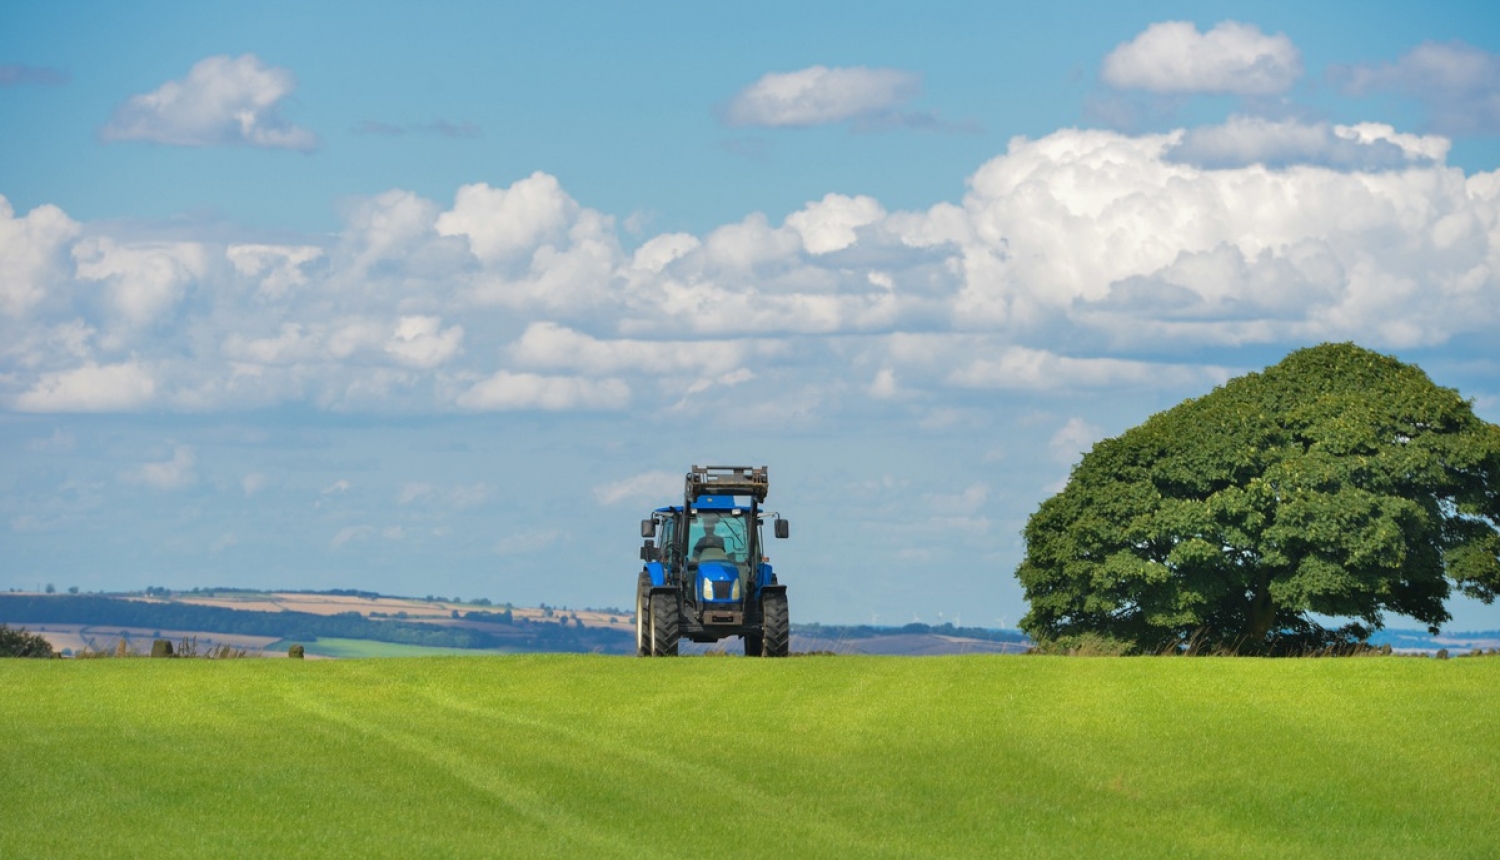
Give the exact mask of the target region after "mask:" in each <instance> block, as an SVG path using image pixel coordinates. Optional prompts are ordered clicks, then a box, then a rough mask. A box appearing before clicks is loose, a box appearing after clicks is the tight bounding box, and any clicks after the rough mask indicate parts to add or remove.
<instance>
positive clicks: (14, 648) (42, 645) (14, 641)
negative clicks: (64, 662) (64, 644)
mask: <svg viewBox="0 0 1500 860" xmlns="http://www.w3.org/2000/svg"><path fill="white" fill-rule="evenodd" d="M54 656H56V655H55V654H54V653H53V652H52V643H51V642H48V641H47V640H46V639H44V638H43V637H41V636H38V635H36V634H35V633H28V632H26V630H25V629H24V628H22V629H20V630H13V629H11V628H10V627H8V626H6V625H4V624H0V657H54Z"/></svg>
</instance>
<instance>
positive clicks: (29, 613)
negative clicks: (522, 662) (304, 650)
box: [0, 594, 635, 653]
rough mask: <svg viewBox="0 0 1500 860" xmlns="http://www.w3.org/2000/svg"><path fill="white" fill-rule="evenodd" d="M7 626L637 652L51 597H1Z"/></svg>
mask: <svg viewBox="0 0 1500 860" xmlns="http://www.w3.org/2000/svg"><path fill="white" fill-rule="evenodd" d="M469 614H470V615H478V616H494V617H493V618H480V619H474V620H484V621H490V622H492V623H493V622H495V621H500V617H501V616H502V615H506V616H508V615H509V613H486V612H480V613H469ZM0 621H3V622H12V623H24V624H85V625H90V626H101V625H109V626H118V627H138V628H143V629H148V630H194V631H203V632H207V633H232V634H239V635H242V636H275V637H278V638H281V639H296V640H301V641H304V642H311V641H314V640H316V639H319V638H335V639H368V640H373V641H376V642H395V643H399V644H402V645H427V646H432V647H441V648H507V649H512V650H531V651H563V652H589V651H602V652H606V653H627V652H629V651H633V649H634V646H635V642H634V640H633V638H632V636H631V635H630V634H629V633H626V632H624V631H619V630H611V629H608V628H603V627H579V626H576V625H569V626H563V625H560V624H542V623H536V624H525V625H518V626H517V630H518V633H506V634H503V635H502V634H497V633H492V632H490V631H487V630H480V629H476V628H472V627H457V626H443V625H437V624H424V623H420V622H416V621H375V620H372V619H369V618H366V617H364V616H362V615H360V614H359V613H357V612H344V613H340V614H338V615H314V614H312V613H308V612H260V611H250V610H241V609H229V608H226V607H221V606H198V605H195V604H190V603H145V602H142V601H136V600H121V599H117V598H110V597H95V596H92V595H85V596H68V597H64V596H55V597H43V596H37V595H19V594H0ZM501 623H504V622H503V621H501ZM520 631H524V632H520Z"/></svg>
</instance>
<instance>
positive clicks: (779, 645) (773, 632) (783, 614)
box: [746, 592, 792, 657]
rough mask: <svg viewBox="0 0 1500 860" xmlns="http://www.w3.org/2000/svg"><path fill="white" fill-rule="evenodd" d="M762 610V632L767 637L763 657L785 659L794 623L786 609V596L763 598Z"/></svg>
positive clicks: (770, 595)
mask: <svg viewBox="0 0 1500 860" xmlns="http://www.w3.org/2000/svg"><path fill="white" fill-rule="evenodd" d="M760 608H761V619H762V621H761V631H762V635H763V636H764V637H765V640H764V642H763V650H762V651H761V656H764V657H785V656H786V655H787V654H788V653H789V652H790V651H791V644H792V622H791V616H790V615H789V614H788V612H787V608H786V595H785V594H783V593H779V592H772V593H771V594H767V595H766V596H765V597H763V598H761V602H760ZM746 642H747V643H748V642H749V640H748V639H747V640H746Z"/></svg>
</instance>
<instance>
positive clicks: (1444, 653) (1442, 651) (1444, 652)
mask: <svg viewBox="0 0 1500 860" xmlns="http://www.w3.org/2000/svg"><path fill="white" fill-rule="evenodd" d="M1436 656H1437V658H1438V659H1439V660H1446V659H1448V649H1447V648H1439V649H1438V652H1437V655H1436Z"/></svg>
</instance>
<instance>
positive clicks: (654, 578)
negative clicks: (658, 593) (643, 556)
mask: <svg viewBox="0 0 1500 860" xmlns="http://www.w3.org/2000/svg"><path fill="white" fill-rule="evenodd" d="M646 574H647V575H648V576H650V577H651V586H652V587H653V588H660V587H662V586H664V585H666V584H667V569H666V567H664V566H663V565H662V563H661V562H659V561H650V562H647V563H646Z"/></svg>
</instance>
